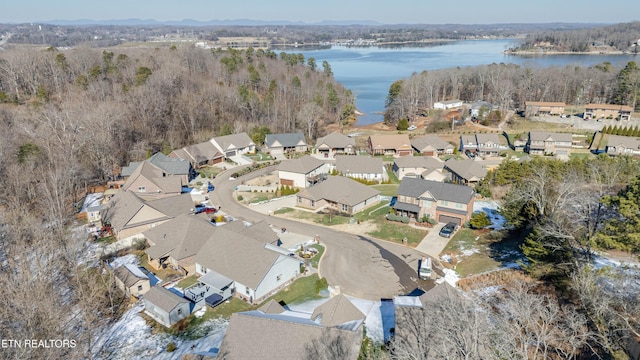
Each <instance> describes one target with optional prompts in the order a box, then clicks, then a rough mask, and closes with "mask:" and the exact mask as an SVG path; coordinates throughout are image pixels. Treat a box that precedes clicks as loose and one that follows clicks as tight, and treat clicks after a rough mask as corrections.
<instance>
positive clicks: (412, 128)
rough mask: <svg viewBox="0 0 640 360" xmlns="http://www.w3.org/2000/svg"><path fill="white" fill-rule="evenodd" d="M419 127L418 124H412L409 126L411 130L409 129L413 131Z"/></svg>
mask: <svg viewBox="0 0 640 360" xmlns="http://www.w3.org/2000/svg"><path fill="white" fill-rule="evenodd" d="M417 128H418V127H417V126H415V125H411V126H409V127H408V128H407V130H409V131H413V130H415V129H417Z"/></svg>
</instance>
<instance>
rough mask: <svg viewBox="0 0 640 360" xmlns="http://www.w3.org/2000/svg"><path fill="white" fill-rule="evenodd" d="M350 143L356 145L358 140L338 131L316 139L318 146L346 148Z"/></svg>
mask: <svg viewBox="0 0 640 360" xmlns="http://www.w3.org/2000/svg"><path fill="white" fill-rule="evenodd" d="M349 145H351V146H353V147H355V146H356V140H355V139H353V138H350V137H348V136H347V135H344V134H340V133H337V132H334V133H331V134H329V135H327V136H325V137H321V138H319V139H318V141H316V148H320V147H327V148H329V149H336V148H337V149H341V148H346V147H348V146H349Z"/></svg>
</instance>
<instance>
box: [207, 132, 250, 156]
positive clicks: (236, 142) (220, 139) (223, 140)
mask: <svg viewBox="0 0 640 360" xmlns="http://www.w3.org/2000/svg"><path fill="white" fill-rule="evenodd" d="M211 140H213V141H215V142H216V143H217V144H218V145H220V149H219V150H220V151H222V152H225V151H227V150H234V149H242V148H246V147H249V146H251V145H255V143H254V142H253V140H251V138H250V137H249V135H247V133H239V134H231V135H224V136H217V137H214V138H213V139H211Z"/></svg>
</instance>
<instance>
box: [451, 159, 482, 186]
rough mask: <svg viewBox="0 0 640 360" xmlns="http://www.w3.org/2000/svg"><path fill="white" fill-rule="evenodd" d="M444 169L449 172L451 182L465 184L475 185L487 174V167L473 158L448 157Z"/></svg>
mask: <svg viewBox="0 0 640 360" xmlns="http://www.w3.org/2000/svg"><path fill="white" fill-rule="evenodd" d="M444 170H445V171H448V172H449V173H451V182H453V183H454V184H460V185H467V186H475V185H476V184H477V183H479V182H480V181H481V180H482V179H484V177H485V176H486V175H487V169H485V168H484V167H483V166H482V165H480V164H479V163H478V162H476V161H475V160H473V159H465V160H456V159H449V160H447V161H446V162H445V163H444Z"/></svg>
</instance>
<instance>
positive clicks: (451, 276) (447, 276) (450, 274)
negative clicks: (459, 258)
mask: <svg viewBox="0 0 640 360" xmlns="http://www.w3.org/2000/svg"><path fill="white" fill-rule="evenodd" d="M442 272H444V277H441V278H439V279H438V280H436V284H442V283H443V282H445V281H446V282H448V283H449V285H451V286H453V287H456V284H457V283H458V280H460V276H459V275H458V274H457V273H456V271H455V270H452V269H444V270H442Z"/></svg>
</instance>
